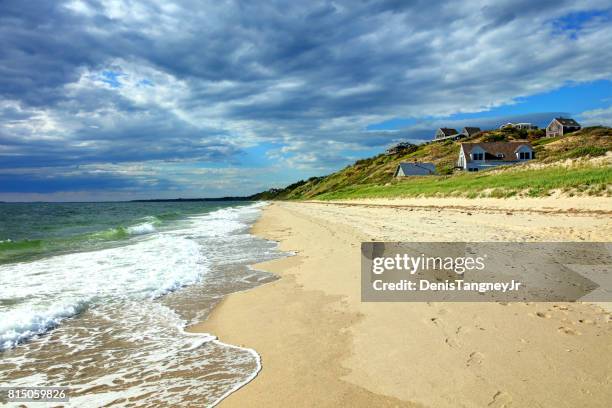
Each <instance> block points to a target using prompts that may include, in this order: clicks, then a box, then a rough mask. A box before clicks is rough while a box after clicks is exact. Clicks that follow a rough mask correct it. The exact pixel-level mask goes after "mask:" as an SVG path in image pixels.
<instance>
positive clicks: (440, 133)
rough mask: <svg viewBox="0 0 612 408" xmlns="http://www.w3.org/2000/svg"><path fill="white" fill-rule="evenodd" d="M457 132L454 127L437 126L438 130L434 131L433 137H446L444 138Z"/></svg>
mask: <svg viewBox="0 0 612 408" xmlns="http://www.w3.org/2000/svg"><path fill="white" fill-rule="evenodd" d="M457 134H458V132H457V130H456V129H453V128H439V129H438V130H436V133H435V135H434V139H446V138H450V137H451V136H456V135H457Z"/></svg>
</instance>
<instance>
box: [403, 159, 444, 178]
mask: <svg viewBox="0 0 612 408" xmlns="http://www.w3.org/2000/svg"><path fill="white" fill-rule="evenodd" d="M433 174H436V166H435V165H434V164H433V163H419V162H413V163H400V164H398V165H397V168H396V169H395V173H394V174H393V177H407V176H431V175H433Z"/></svg>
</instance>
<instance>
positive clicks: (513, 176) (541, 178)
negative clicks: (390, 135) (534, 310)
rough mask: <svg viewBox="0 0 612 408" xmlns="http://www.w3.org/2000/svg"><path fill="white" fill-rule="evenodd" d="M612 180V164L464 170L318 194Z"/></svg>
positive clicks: (458, 190)
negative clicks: (610, 165)
mask: <svg viewBox="0 0 612 408" xmlns="http://www.w3.org/2000/svg"><path fill="white" fill-rule="evenodd" d="M611 183H612V168H610V167H609V166H608V167H586V166H585V167H576V168H572V169H569V170H568V169H567V168H563V167H550V168H543V169H517V170H516V171H503V172H482V173H464V174H460V175H454V176H429V177H411V178H407V179H404V180H401V181H399V182H396V183H392V184H390V185H386V186H383V185H374V184H370V185H356V186H351V187H345V188H342V189H339V190H336V191H331V192H327V193H324V194H321V195H318V196H316V197H315V198H316V199H320V200H336V199H346V198H374V197H380V198H384V197H416V196H429V197H431V196H456V195H462V196H466V197H471V198H476V197H479V196H488V197H498V198H503V197H510V196H513V195H517V194H526V195H527V196H530V197H539V196H544V195H547V194H549V193H550V192H551V191H552V190H557V189H561V190H564V191H571V190H577V191H581V192H584V191H589V192H591V191H594V192H597V193H599V194H604V193H605V192H606V191H607V188H606V186H608V185H610V184H611Z"/></svg>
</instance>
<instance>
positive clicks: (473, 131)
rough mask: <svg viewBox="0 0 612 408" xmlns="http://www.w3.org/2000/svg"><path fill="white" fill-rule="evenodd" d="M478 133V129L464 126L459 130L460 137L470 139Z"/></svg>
mask: <svg viewBox="0 0 612 408" xmlns="http://www.w3.org/2000/svg"><path fill="white" fill-rule="evenodd" d="M479 132H480V128H479V127H472V126H466V127H464V128H463V129H462V130H461V136H462V137H470V136H474V135H475V134H476V133H479Z"/></svg>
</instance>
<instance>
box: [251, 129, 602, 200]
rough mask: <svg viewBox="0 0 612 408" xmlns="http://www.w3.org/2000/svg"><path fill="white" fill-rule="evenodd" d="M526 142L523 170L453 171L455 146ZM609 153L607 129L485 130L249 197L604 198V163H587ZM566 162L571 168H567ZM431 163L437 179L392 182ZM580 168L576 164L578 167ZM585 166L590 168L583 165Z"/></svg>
mask: <svg viewBox="0 0 612 408" xmlns="http://www.w3.org/2000/svg"><path fill="white" fill-rule="evenodd" d="M512 140H529V141H530V142H531V144H532V146H533V147H534V150H535V152H536V159H535V160H533V161H531V162H530V164H529V165H527V166H524V165H518V166H509V167H507V168H504V169H500V168H496V169H491V170H486V171H480V172H478V173H467V174H466V173H465V172H462V171H454V170H453V167H454V165H455V163H456V161H457V155H458V152H459V146H460V143H461V142H486V141H512ZM610 151H612V129H611V128H608V127H602V126H597V127H589V128H584V129H582V130H581V131H578V132H575V133H571V134H569V135H566V136H563V137H555V138H546V137H544V132H543V130H537V131H530V132H525V131H521V132H516V131H499V130H493V131H487V132H482V133H480V134H477V135H475V136H473V137H471V138H469V139H462V140H460V141H458V142H455V141H451V140H448V141H445V142H434V143H427V144H422V145H418V146H412V147H409V148H407V149H405V150H403V151H400V152H397V153H395V154H384V153H381V154H379V155H377V156H374V157H370V158H367V159H361V160H358V161H357V162H355V163H354V164H352V165H350V166H346V167H345V168H343V169H341V170H339V171H337V172H335V173H332V174H330V175H328V176H324V177H312V178H310V179H308V180H301V181H298V182H297V183H294V184H292V185H289V186H287V187H285V188H282V189H272V190H268V191H265V192H262V193H259V194H256V195H255V196H253V199H263V200H270V199H272V200H303V199H322V200H329V199H337V198H350V197H398V196H406V197H409V196H418V195H424V196H435V195H439V196H448V195H463V196H467V197H479V196H492V197H508V196H512V195H517V194H519V195H530V196H539V195H546V194H549V193H550V192H551V191H553V190H562V191H565V192H566V193H568V194H592V195H608V194H610V192H609V189H610V186H612V183H611V180H610V177H611V176H610V161H607V164H606V162H605V161H600V164H599V165H595V164H592V162H593V160H592V159H593V158H596V157H600V156H603V155H606V154H607V153H608V152H610ZM567 160H572V161H575V162H576V163H578V164H576V165H572V166H569V167H568V166H567V165H566V164H562V163H565V162H566V161H567ZM412 161H419V162H431V163H434V164H435V166H436V170H437V172H438V174H440V175H439V176H433V177H432V176H428V177H411V178H410V177H409V178H405V179H402V180H397V179H394V178H393V173H394V171H395V169H396V167H397V165H398V164H399V163H401V162H412ZM580 163H581V164H580ZM589 163H591V164H589Z"/></svg>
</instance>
